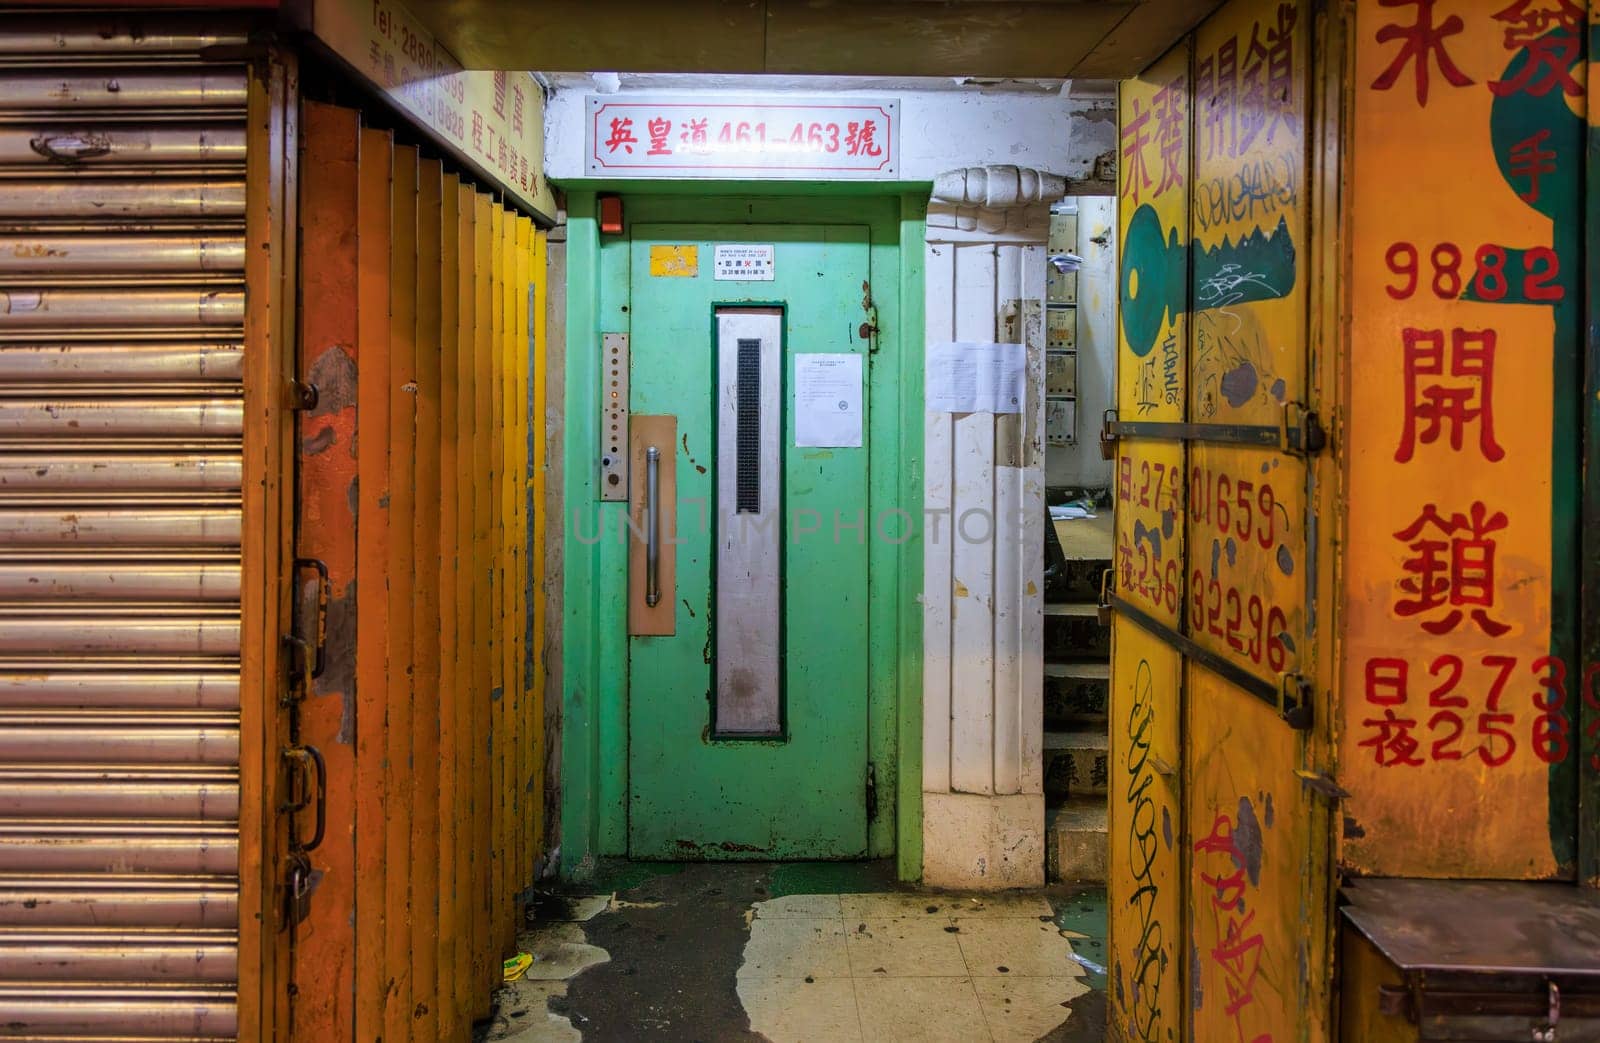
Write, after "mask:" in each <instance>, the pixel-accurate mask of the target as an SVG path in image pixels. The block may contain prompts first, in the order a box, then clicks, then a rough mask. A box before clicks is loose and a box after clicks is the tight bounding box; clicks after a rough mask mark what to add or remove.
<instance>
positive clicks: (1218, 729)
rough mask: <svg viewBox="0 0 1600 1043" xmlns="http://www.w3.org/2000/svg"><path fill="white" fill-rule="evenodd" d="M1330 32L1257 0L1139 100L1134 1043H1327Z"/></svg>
mask: <svg viewBox="0 0 1600 1043" xmlns="http://www.w3.org/2000/svg"><path fill="white" fill-rule="evenodd" d="M1318 17H1319V16H1318V13H1317V8H1316V7H1315V6H1314V5H1312V4H1310V3H1304V2H1295V0H1287V2H1279V0H1233V2H1231V3H1229V4H1227V5H1225V6H1224V7H1223V8H1222V9H1221V10H1219V11H1218V12H1217V13H1216V14H1215V15H1213V16H1212V17H1211V18H1210V19H1208V20H1207V21H1206V22H1205V23H1204V24H1202V25H1201V26H1200V28H1199V29H1197V30H1196V31H1195V32H1194V33H1193V34H1191V35H1190V36H1189V37H1188V38H1186V39H1185V40H1184V41H1182V42H1181V43H1180V44H1179V45H1178V46H1177V47H1176V48H1175V49H1174V50H1173V51H1171V52H1169V53H1168V54H1167V55H1166V56H1165V57H1163V58H1162V59H1160V60H1159V61H1157V62H1156V63H1155V64H1154V65H1153V66H1152V67H1151V68H1150V69H1148V70H1147V71H1146V72H1145V73H1144V74H1143V75H1141V76H1140V77H1138V78H1135V79H1132V80H1127V81H1124V82H1123V84H1122V87H1121V95H1120V120H1119V127H1120V148H1119V161H1120V170H1119V176H1120V208H1119V209H1120V214H1119V219H1120V230H1121V244H1122V272H1121V287H1120V300H1121V309H1120V327H1121V328H1120V352H1119V372H1118V380H1117V385H1118V393H1117V408H1116V413H1115V416H1113V417H1108V423H1107V431H1106V437H1107V439H1108V440H1110V441H1114V442H1115V444H1116V446H1117V478H1116V483H1117V484H1116V503H1117V526H1116V527H1117V552H1116V567H1115V569H1114V570H1113V575H1112V576H1111V577H1109V578H1108V584H1107V592H1106V593H1107V598H1106V600H1107V603H1108V605H1109V606H1110V607H1111V608H1112V609H1113V610H1114V612H1115V622H1114V627H1113V641H1114V649H1113V669H1112V707H1111V718H1112V763H1111V767H1110V772H1111V795H1110V805H1111V810H1110V831H1111V838H1110V844H1111V864H1110V867H1109V873H1110V883H1109V887H1110V903H1111V909H1112V914H1111V915H1112V938H1111V947H1112V952H1111V954H1110V966H1109V968H1108V971H1109V977H1110V989H1111V997H1110V1007H1111V1011H1112V1017H1111V1019H1110V1020H1111V1023H1112V1025H1113V1030H1114V1033H1115V1034H1116V1036H1117V1038H1122V1039H1137V1040H1148V1041H1169V1040H1172V1041H1176V1040H1195V1041H1207V1043H1208V1041H1211V1040H1225V1039H1226V1040H1233V1039H1239V1040H1244V1041H1249V1043H1261V1041H1264V1040H1275V1041H1280V1043H1281V1041H1288V1040H1296V1039H1311V1040H1314V1039H1319V1038H1325V1036H1326V1033H1327V1031H1328V1025H1327V1022H1326V1019H1325V1018H1322V1017H1319V1016H1317V1015H1316V1014H1314V1013H1312V1012H1313V1011H1316V1010H1320V1009H1324V1008H1325V1003H1326V1000H1325V983H1326V975H1327V967H1328V942H1327V938H1326V937H1325V932H1326V925H1327V916H1326V912H1325V910H1326V907H1327V902H1328V886H1329V876H1328V853H1329V847H1330V840H1329V838H1330V836H1331V833H1330V831H1329V828H1328V825H1327V823H1328V821H1329V804H1328V802H1327V800H1326V798H1325V797H1324V796H1323V795H1322V794H1324V793H1326V792H1330V791H1331V784H1330V783H1327V782H1326V781H1325V780H1324V779H1322V778H1320V777H1319V773H1318V771H1317V770H1316V766H1317V764H1318V759H1317V758H1318V751H1319V750H1320V749H1322V748H1323V747H1322V746H1321V745H1319V744H1320V743H1321V742H1322V740H1321V738H1320V735H1321V732H1319V729H1325V728H1326V727H1327V722H1326V720H1324V719H1319V716H1318V713H1317V712H1316V710H1317V706H1318V704H1319V702H1320V703H1321V704H1322V705H1323V706H1326V692H1325V690H1324V689H1323V688H1322V687H1321V686H1319V685H1318V684H1317V678H1318V677H1319V673H1318V662H1319V655H1318V641H1319V637H1320V633H1319V631H1318V628H1317V625H1316V611H1315V606H1316V605H1317V604H1318V598H1319V594H1320V592H1319V586H1318V584H1319V583H1321V584H1323V585H1327V584H1328V583H1329V579H1328V573H1327V569H1326V566H1325V565H1323V564H1321V563H1319V562H1318V560H1317V548H1318V536H1317V528H1316V524H1317V515H1318V511H1317V509H1316V508H1315V507H1314V505H1315V504H1316V503H1317V501H1318V497H1319V496H1321V495H1322V492H1321V488H1320V486H1319V485H1318V481H1319V473H1318V470H1317V468H1318V463H1317V461H1318V459H1319V454H1320V450H1321V449H1322V447H1323V442H1324V436H1323V432H1322V428H1321V426H1320V424H1319V422H1318V420H1317V415H1316V414H1317V408H1318V403H1319V401H1320V398H1321V395H1322V388H1321V384H1320V381H1319V378H1318V369H1317V367H1318V365H1319V358H1320V356H1319V354H1318V351H1317V344H1316V342H1315V340H1314V336H1313V331H1314V330H1316V329H1317V328H1318V327H1317V325H1316V324H1315V323H1314V322H1313V309H1312V306H1311V302H1313V301H1316V300H1318V299H1319V298H1318V293H1319V282H1320V280H1321V279H1323V278H1324V277H1325V274H1326V272H1327V270H1328V269H1327V266H1326V264H1325V261H1324V259H1323V258H1321V257H1320V256H1319V255H1318V249H1319V246H1320V242H1319V241H1318V240H1314V239H1313V238H1312V234H1311V229H1312V222H1311V221H1310V219H1309V215H1310V214H1311V213H1312V211H1313V209H1314V206H1320V205H1322V204H1323V203H1324V202H1325V201H1323V200H1314V198H1313V197H1314V189H1315V187H1316V186H1317V185H1319V184H1321V181H1320V179H1319V178H1318V177H1317V176H1316V175H1317V172H1318V171H1319V170H1320V169H1321V167H1320V165H1319V164H1320V159H1314V157H1316V156H1318V149H1317V147H1316V145H1317V140H1318V135H1319V134H1322V133H1325V132H1326V131H1327V121H1326V120H1325V119H1324V118H1323V116H1322V114H1321V112H1320V110H1319V98H1318V95H1317V85H1316V84H1315V82H1314V80H1313V78H1312V77H1311V76H1310V68H1311V64H1312V62H1311V56H1312V53H1313V49H1314V46H1322V45H1323V40H1322V38H1323V35H1324V34H1323V32H1322V29H1323V26H1322V25H1321V24H1320V23H1319V22H1318ZM1320 455H1322V456H1325V455H1326V454H1320ZM1323 716H1324V717H1325V716H1326V715H1325V714H1324V715H1323Z"/></svg>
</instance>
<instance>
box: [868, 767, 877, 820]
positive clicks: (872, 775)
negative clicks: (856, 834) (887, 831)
mask: <svg viewBox="0 0 1600 1043" xmlns="http://www.w3.org/2000/svg"><path fill="white" fill-rule="evenodd" d="M877 818H878V766H877V765H876V764H873V763H872V762H871V761H868V762H867V821H868V822H874V821H876V820H877Z"/></svg>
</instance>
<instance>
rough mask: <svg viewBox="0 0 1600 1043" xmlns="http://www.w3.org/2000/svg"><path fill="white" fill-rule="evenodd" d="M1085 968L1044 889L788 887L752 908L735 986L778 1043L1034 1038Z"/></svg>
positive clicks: (757, 1024) (998, 1042) (1066, 1012)
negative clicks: (815, 891)
mask: <svg viewBox="0 0 1600 1043" xmlns="http://www.w3.org/2000/svg"><path fill="white" fill-rule="evenodd" d="M1084 978H1085V971H1084V969H1083V967H1082V966H1081V965H1080V964H1078V963H1077V962H1076V961H1074V960H1073V959H1072V942H1071V940H1070V939H1069V938H1068V937H1066V936H1065V934H1064V932H1062V931H1061V930H1060V929H1058V928H1057V927H1056V925H1055V922H1054V915H1053V912H1052V910H1051V908H1050V904H1049V903H1048V902H1046V901H1045V900H1044V899H1043V898H1039V897H1037V896H1029V895H984V896H981V897H959V896H954V895H919V894H851V895H786V896H784V897H782V898H774V899H772V900H771V901H767V902H757V903H756V904H755V905H754V906H753V907H752V909H751V913H750V940H749V942H748V943H747V944H746V945H745V950H744V960H743V962H742V964H741V965H740V967H739V972H738V988H739V1001H740V1002H741V1003H742V1004H744V1009H745V1012H746V1013H747V1014H749V1015H750V1027H751V1029H753V1030H754V1031H756V1032H759V1033H761V1034H762V1035H764V1036H766V1037H767V1038H768V1039H770V1040H772V1041H773V1043H789V1041H801V1040H805V1041H812V1040H824V1039H825V1040H829V1041H830V1043H834V1041H837V1043H847V1041H851V1040H856V1041H861V1043H882V1041H888V1040H925V1041H945V1040H948V1041H952V1043H957V1041H959V1043H969V1041H976V1040H993V1041H995V1043H1012V1041H1017V1043H1032V1041H1033V1040H1036V1039H1038V1038H1039V1037H1040V1036H1043V1035H1045V1034H1046V1033H1048V1032H1050V1031H1051V1030H1053V1029H1055V1028H1056V1027H1057V1026H1059V1025H1061V1024H1062V1023H1063V1022H1065V1021H1066V1020H1067V1019H1068V1018H1069V1017H1071V1009H1070V1004H1071V1002H1072V1001H1073V1000H1074V999H1076V998H1078V997H1079V996H1082V995H1084V994H1085V993H1087V992H1088V991H1089V985H1088V983H1087V982H1086V981H1085V980H1084Z"/></svg>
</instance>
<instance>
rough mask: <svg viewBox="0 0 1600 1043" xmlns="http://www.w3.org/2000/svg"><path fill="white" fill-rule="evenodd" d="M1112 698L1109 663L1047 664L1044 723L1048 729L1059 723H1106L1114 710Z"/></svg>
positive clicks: (1045, 668)
mask: <svg viewBox="0 0 1600 1043" xmlns="http://www.w3.org/2000/svg"><path fill="white" fill-rule="evenodd" d="M1110 694H1111V664H1109V663H1103V662H1102V663H1084V662H1054V663H1052V662H1047V663H1045V664H1044V719H1045V726H1046V727H1047V728H1048V727H1049V726H1050V725H1051V724H1052V723H1058V722H1059V723H1066V722H1073V723H1074V724H1076V723H1079V722H1081V723H1082V724H1084V725H1087V724H1088V723H1089V722H1090V721H1096V720H1102V719H1104V718H1105V715H1106V712H1107V709H1108V707H1109V706H1110ZM1059 730H1061V731H1071V730H1073V729H1072V728H1061V729H1059Z"/></svg>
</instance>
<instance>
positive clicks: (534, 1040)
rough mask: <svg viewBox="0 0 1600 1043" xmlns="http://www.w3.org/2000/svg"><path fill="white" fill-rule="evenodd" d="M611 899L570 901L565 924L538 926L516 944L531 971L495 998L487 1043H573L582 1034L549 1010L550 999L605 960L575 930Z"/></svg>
mask: <svg viewBox="0 0 1600 1043" xmlns="http://www.w3.org/2000/svg"><path fill="white" fill-rule="evenodd" d="M614 897H615V896H613V895H591V896H588V897H584V898H579V899H575V900H574V901H573V902H572V903H571V907H570V909H569V911H568V913H567V917H568V918H567V919H565V920H560V921H552V922H550V923H546V924H541V925H539V926H538V927H536V928H534V929H533V930H531V931H527V932H525V933H524V934H522V935H520V936H519V937H518V938H517V944H518V945H519V946H520V947H521V949H522V951H523V952H526V953H528V954H529V955H530V956H532V957H533V965H532V966H531V967H529V968H528V970H527V971H526V972H525V973H524V974H523V976H522V977H521V978H519V979H517V980H516V981H513V982H507V983H506V984H505V985H504V986H502V987H501V988H500V989H499V991H498V992H496V994H495V1008H496V1012H495V1018H494V1023H493V1025H491V1026H490V1029H489V1035H488V1039H489V1041H490V1043H578V1041H579V1040H582V1039H583V1034H582V1033H581V1032H579V1031H578V1029H576V1028H574V1027H573V1024H572V1022H571V1021H570V1020H569V1019H568V1018H566V1017H565V1016H563V1015H560V1014H556V1013H554V1012H552V1011H551V1010H550V1000H551V998H552V997H562V996H565V995H566V994H567V981H568V980H569V979H570V978H572V977H574V976H575V975H578V974H580V973H582V972H583V971H585V970H587V969H589V968H590V967H593V966H596V965H597V964H601V963H608V962H610V960H611V954H610V953H608V952H606V951H605V950H604V949H602V948H600V947H599V946H597V945H590V944H589V942H588V940H587V939H586V938H585V937H584V933H583V928H582V927H581V926H580V924H581V923H582V922H584V921H587V920H591V919H593V918H594V917H595V916H597V915H599V914H600V913H602V912H604V911H605V910H607V909H609V908H610V907H611V903H612V901H613V900H614Z"/></svg>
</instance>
